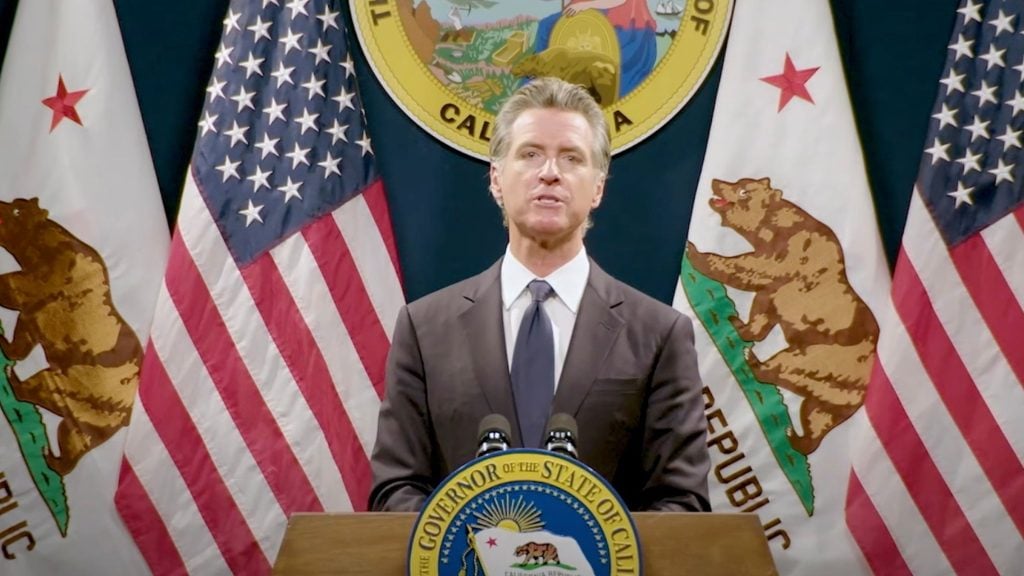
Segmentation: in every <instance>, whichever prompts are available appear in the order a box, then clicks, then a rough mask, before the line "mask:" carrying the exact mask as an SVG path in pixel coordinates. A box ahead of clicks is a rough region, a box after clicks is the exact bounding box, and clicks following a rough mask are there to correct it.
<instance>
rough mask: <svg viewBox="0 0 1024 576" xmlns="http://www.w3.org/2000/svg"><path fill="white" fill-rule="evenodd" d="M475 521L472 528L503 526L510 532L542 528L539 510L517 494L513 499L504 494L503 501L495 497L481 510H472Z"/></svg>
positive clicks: (542, 522) (532, 530)
mask: <svg viewBox="0 0 1024 576" xmlns="http://www.w3.org/2000/svg"><path fill="white" fill-rule="evenodd" d="M473 516H475V517H476V522H474V523H473V526H472V528H473V530H484V529H486V528H504V529H505V530H509V531H511V532H535V531H537V530H542V529H543V528H544V521H543V520H541V519H540V510H538V509H537V506H536V505H534V504H533V503H532V502H526V501H524V499H523V497H522V496H519V497H518V498H517V499H516V500H515V501H513V500H512V498H510V497H509V496H505V499H504V501H500V500H498V499H497V498H495V499H494V500H492V501H491V502H487V503H486V504H484V505H483V510H482V511H481V512H474V513H473Z"/></svg>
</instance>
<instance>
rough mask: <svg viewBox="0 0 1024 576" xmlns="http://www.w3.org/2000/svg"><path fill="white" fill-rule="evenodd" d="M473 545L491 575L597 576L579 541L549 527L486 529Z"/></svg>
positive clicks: (474, 540) (481, 562) (485, 570)
mask: <svg viewBox="0 0 1024 576" xmlns="http://www.w3.org/2000/svg"><path fill="white" fill-rule="evenodd" d="M473 548H474V550H476V557H477V559H478V560H479V561H480V564H481V565H482V566H483V569H484V573H485V574H487V576H495V575H497V576H502V575H504V574H509V573H513V572H514V573H517V574H518V573H520V572H521V571H524V570H526V571H529V573H530V574H534V575H536V576H545V575H548V574H551V575H555V574H558V575H567V574H573V575H579V576H593V574H594V569H593V568H592V567H591V566H590V563H589V562H588V561H587V558H586V556H584V555H583V550H582V549H580V545H579V544H578V543H577V542H576V540H574V539H572V538H569V537H568V536H558V535H556V534H552V533H550V532H548V531H546V530H536V531H533V532H513V531H511V530H505V529H504V528H486V529H484V530H480V531H479V532H474V533H473Z"/></svg>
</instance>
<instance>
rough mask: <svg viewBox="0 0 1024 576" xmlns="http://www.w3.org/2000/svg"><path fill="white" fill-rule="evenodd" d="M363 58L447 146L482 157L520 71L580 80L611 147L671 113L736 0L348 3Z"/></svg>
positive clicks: (714, 46)
mask: <svg viewBox="0 0 1024 576" xmlns="http://www.w3.org/2000/svg"><path fill="white" fill-rule="evenodd" d="M349 2H350V5H351V7H352V15H353V22H354V23H355V27H356V31H357V33H358V36H359V40H360V42H361V44H362V46H363V51H364V52H365V53H366V56H367V59H368V60H369V63H370V66H371V67H372V68H373V71H374V72H375V73H376V75H377V77H378V78H379V79H380V81H381V84H383V86H384V88H385V89H386V90H387V91H388V93H389V94H390V95H391V97H392V99H394V101H395V103H396V104H397V105H398V106H399V107H400V108H401V109H402V110H404V111H405V112H406V114H408V115H409V117H410V118H412V119H413V121H415V122H416V123H417V124H419V125H420V126H421V127H423V128H424V129H425V130H427V131H428V132H430V133H431V134H433V135H434V136H436V137H437V138H438V139H440V140H441V141H443V142H445V143H446V144H448V145H450V146H453V147H454V148H457V149H459V150H462V151H463V152H466V153H467V154H470V155H473V156H476V157H477V158H481V159H486V157H487V150H488V145H489V143H490V139H491V135H492V134H493V132H494V116H495V114H496V113H497V111H498V108H499V107H500V106H501V104H502V103H503V102H504V101H505V99H506V98H508V96H509V95H511V94H512V93H513V92H514V91H515V90H516V89H517V88H518V87H519V86H521V85H522V84H523V83H524V82H525V81H526V79H528V78H532V77H537V76H557V77H559V78H562V79H563V80H566V81H567V82H571V83H573V84H580V85H582V86H583V87H585V88H587V90H588V91H589V92H590V93H591V94H592V95H593V96H594V98H595V99H596V100H597V101H598V103H599V104H601V107H602V108H603V109H604V112H605V116H606V117H607V119H608V125H609V126H610V127H611V131H612V148H613V152H619V151H622V150H625V149H626V148H629V147H630V146H633V145H635V144H637V143H639V142H640V141H642V140H643V139H644V138H646V137H648V136H649V135H651V134H653V133H654V132H655V131H657V130H658V129H659V128H660V127H661V126H662V125H664V124H665V122H667V121H668V120H670V119H671V118H672V116H674V115H675V114H676V113H677V112H678V111H679V110H680V109H681V108H682V107H683V105H685V104H686V102H688V101H689V100H690V98H691V97H692V96H693V95H694V94H695V93H696V91H697V89H698V88H700V86H701V84H703V82H704V80H705V79H706V78H707V75H708V72H709V71H710V70H711V67H712V66H713V64H714V62H715V58H716V56H717V55H718V52H719V50H720V49H721V47H722V43H723V40H724V39H725V33H726V29H727V27H728V23H729V17H730V15H731V12H732V3H733V0H607V1H604V2H601V3H600V5H601V7H600V8H597V7H594V6H593V4H594V3H593V2H589V1H586V0H561V1H549V0H516V1H514V2H499V1H497V0H349Z"/></svg>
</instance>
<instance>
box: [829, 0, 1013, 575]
mask: <svg viewBox="0 0 1024 576" xmlns="http://www.w3.org/2000/svg"><path fill="white" fill-rule="evenodd" d="M1022 12H1024V2H1022V1H1020V0H1016V1H1009V0H996V1H990V2H979V1H976V0H966V1H964V2H962V3H961V5H960V9H959V10H958V15H957V19H956V27H955V29H954V31H953V35H952V40H951V43H950V46H949V54H948V58H947V61H946V67H945V72H944V74H943V78H942V80H941V86H940V87H939V95H938V99H937V101H936V103H935V108H934V114H933V116H932V120H931V124H930V129H929V133H928V137H927V141H926V144H925V146H926V147H927V148H926V149H925V151H924V155H923V158H922V160H921V166H920V171H919V176H918V180H917V184H916V191H915V192H916V193H915V195H914V198H913V200H912V203H911V207H910V213H909V216H908V220H907V225H906V229H905V232H904V236H903V246H902V251H901V254H900V257H899V260H898V262H897V265H896V271H895V275H894V278H893V287H892V295H891V299H890V301H889V307H888V310H886V311H885V313H883V314H882V315H881V318H880V321H881V322H880V323H881V340H880V342H879V344H878V361H877V362H876V364H875V367H874V371H873V374H872V379H871V383H870V385H869V386H868V393H867V399H866V402H865V407H866V413H867V418H866V419H864V420H862V421H861V424H862V426H863V428H862V429H861V434H859V435H858V442H855V443H854V447H853V454H852V459H853V470H852V473H851V476H850V487H849V491H848V494H847V524H848V526H849V528H850V531H851V533H852V535H853V537H854V539H855V540H856V541H857V544H858V546H859V547H860V549H861V551H862V552H863V554H864V557H865V560H866V561H867V563H868V564H869V565H870V566H871V568H872V569H873V570H874V571H875V572H876V573H879V574H954V573H955V574H970V575H983V574H1024V538H1022V535H1024V465H1022V463H1021V462H1022V456H1024V418H1022V417H1024V386H1022V384H1024V306H1022V305H1024V250H1022V247H1024V230H1022V229H1024V206H1022V199H1024V188H1022V185H1024V152H1022V149H1021V146H1022V141H1021V140H1022V138H1021V137H1022V135H1024V83H1022V80H1024V26H1022Z"/></svg>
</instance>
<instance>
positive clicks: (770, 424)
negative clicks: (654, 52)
mask: <svg viewBox="0 0 1024 576" xmlns="http://www.w3.org/2000/svg"><path fill="white" fill-rule="evenodd" d="M889 284H890V280H889V272H888V267H887V266H886V261H885V256H884V254H883V251H882V247H881V244H880V241H879V235H878V230H877V223H876V219H875V213H874V208H873V205H872V200H871V194H870V191H869V188H868V183H867V177H866V175H865V170H864V165H863V160H862V157H861V149H860V144H859V142H858V139H857V132H856V129H855V126H854V121H853V116H852V113H851V109H850V102H849V97H848V95H847V89H846V84H845V80H844V76H843V68H842V64H841V62H840V59H839V53H838V49H837V44H836V38H835V33H834V29H833V24H832V15H831V12H830V8H829V3H828V2H822V1H820V0H775V1H773V2H763V1H759V0H737V2H736V7H735V13H734V15H733V21H732V29H731V31H730V33H729V44H728V47H727V50H726V54H725V63H724V68H723V72H722V81H721V85H720V87H719V90H718V100H717V102H716V104H715V112H714V118H713V121H712V125H711V135H710V141H709V144H708V149H707V153H706V156H705V159H704V165H703V169H702V174H701V177H700V181H699V184H698V188H697V193H696V199H695V202H694V209H693V215H692V218H691V221H690V228H689V242H688V243H687V251H686V255H685V256H684V259H683V263H682V273H681V275H680V284H679V286H678V287H677V290H676V296H675V306H676V308H678V309H680V310H682V311H684V312H685V313H687V314H689V315H690V316H692V317H693V318H694V319H695V321H696V322H695V325H696V326H697V329H696V332H697V334H696V339H697V347H698V354H699V364H700V370H701V376H702V378H703V381H704V385H705V387H706V389H705V395H704V398H705V412H706V415H707V420H708V432H709V436H708V441H709V450H710V452H711V457H712V463H713V466H712V473H711V477H710V478H709V488H710V490H711V495H712V507H713V509H714V510H715V511H717V512H741V511H742V512H755V513H757V514H758V515H759V516H760V519H761V522H762V524H763V527H764V531H765V534H766V536H767V537H768V545H769V547H770V548H771V550H772V553H773V555H774V557H775V561H776V564H777V566H778V567H779V570H780V573H782V574H833V573H835V574H839V573H841V574H856V573H859V572H862V571H866V565H865V564H864V563H863V561H862V559H861V557H860V554H859V552H857V551H856V550H857V549H856V547H855V545H854V543H853V541H852V540H851V537H850V535H849V534H848V532H847V528H846V524H845V522H844V520H843V509H844V503H845V497H846V486H847V481H848V478H849V475H850V462H849V457H848V454H849V438H850V437H851V430H852V429H853V428H855V427H856V421H857V420H858V419H859V418H860V417H861V415H862V411H861V410H860V406H861V404H862V403H863V400H864V392H865V388H866V386H867V383H868V380H869V374H870V370H871V366H872V362H873V361H874V350H875V344H876V343H877V341H878V323H877V321H876V320H875V311H878V310H881V309H882V306H883V303H884V302H885V299H886V297H887V294H888V292H889Z"/></svg>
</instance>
